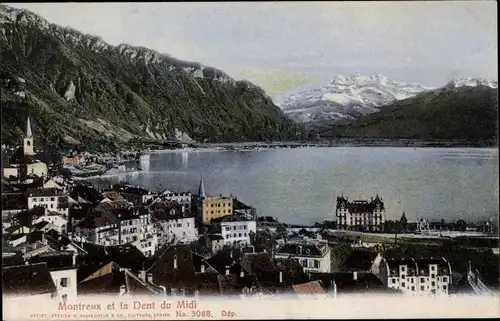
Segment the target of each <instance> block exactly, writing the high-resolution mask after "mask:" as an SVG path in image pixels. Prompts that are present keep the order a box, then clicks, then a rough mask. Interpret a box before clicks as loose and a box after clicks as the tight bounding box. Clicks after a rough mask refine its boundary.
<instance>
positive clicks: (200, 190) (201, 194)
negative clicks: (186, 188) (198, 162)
mask: <svg viewBox="0 0 500 321" xmlns="http://www.w3.org/2000/svg"><path fill="white" fill-rule="evenodd" d="M198 197H200V198H201V199H203V198H205V183H204V182H203V173H201V179H200V186H198Z"/></svg>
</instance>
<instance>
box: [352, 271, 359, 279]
mask: <svg viewBox="0 0 500 321" xmlns="http://www.w3.org/2000/svg"><path fill="white" fill-rule="evenodd" d="M352 278H353V280H357V279H358V272H352Z"/></svg>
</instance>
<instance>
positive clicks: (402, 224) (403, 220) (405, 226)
mask: <svg viewBox="0 0 500 321" xmlns="http://www.w3.org/2000/svg"><path fill="white" fill-rule="evenodd" d="M399 222H400V229H401V231H402V232H404V233H406V231H407V230H408V219H407V218H406V214H405V212H403V215H402V216H401V219H400V220H399Z"/></svg>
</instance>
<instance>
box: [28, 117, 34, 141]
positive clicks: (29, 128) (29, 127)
mask: <svg viewBox="0 0 500 321" xmlns="http://www.w3.org/2000/svg"><path fill="white" fill-rule="evenodd" d="M31 137H33V133H32V132H31V123H30V118H29V117H28V121H27V123H26V138H31Z"/></svg>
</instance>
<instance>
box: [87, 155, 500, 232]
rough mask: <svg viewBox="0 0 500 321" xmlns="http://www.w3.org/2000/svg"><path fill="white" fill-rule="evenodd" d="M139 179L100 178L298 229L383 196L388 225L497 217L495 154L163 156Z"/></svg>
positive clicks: (144, 163) (146, 164) (149, 162)
mask: <svg viewBox="0 0 500 321" xmlns="http://www.w3.org/2000/svg"><path fill="white" fill-rule="evenodd" d="M138 165H139V166H140V168H141V169H142V171H141V172H138V173H129V174H123V175H117V176H111V177H101V178H98V179H92V180H91V181H92V182H94V183H97V184H99V185H101V184H112V183H118V182H120V181H121V180H125V181H127V182H129V183H132V184H138V185H142V186H145V187H147V188H150V189H153V190H159V189H161V190H164V189H169V190H171V191H192V192H195V191H196V190H197V188H198V184H199V180H200V174H201V172H203V177H204V181H205V191H206V193H207V194H208V195H209V196H216V195H220V194H222V195H230V194H232V195H234V196H237V197H238V198H239V199H240V200H242V201H243V202H245V203H248V204H250V205H252V206H254V207H256V208H257V211H258V214H259V215H265V216H274V217H276V218H278V219H279V220H281V221H284V222H288V223H295V224H312V223H314V222H316V221H318V222H321V221H323V220H334V219H335V203H336V198H337V196H340V195H342V194H343V195H344V196H346V197H348V198H349V200H354V199H369V198H370V197H374V196H375V195H376V194H378V195H380V196H381V197H382V199H383V201H384V202H385V205H386V208H387V219H399V218H400V217H401V214H402V212H403V211H405V212H406V216H407V217H408V220H410V221H416V220H419V219H420V218H425V219H429V220H435V219H436V220H437V219H441V218H443V219H445V220H446V221H451V220H457V219H464V220H470V221H477V220H482V219H487V218H489V217H493V216H498V208H499V197H498V192H499V191H498V189H499V185H498V184H499V172H498V150H497V149H495V148H404V147H403V148H394V147H330V148H328V147H325V148H296V149H271V150H261V151H206V150H199V151H194V152H193V151H191V152H186V151H168V152H167V151H165V152H159V153H156V154H151V155H150V156H149V159H144V160H141V162H140V164H138Z"/></svg>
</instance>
